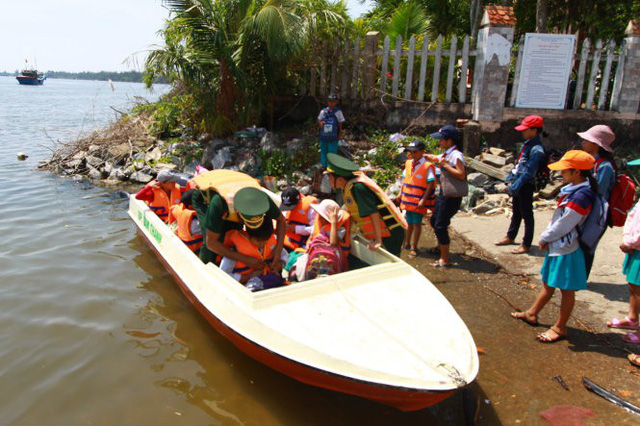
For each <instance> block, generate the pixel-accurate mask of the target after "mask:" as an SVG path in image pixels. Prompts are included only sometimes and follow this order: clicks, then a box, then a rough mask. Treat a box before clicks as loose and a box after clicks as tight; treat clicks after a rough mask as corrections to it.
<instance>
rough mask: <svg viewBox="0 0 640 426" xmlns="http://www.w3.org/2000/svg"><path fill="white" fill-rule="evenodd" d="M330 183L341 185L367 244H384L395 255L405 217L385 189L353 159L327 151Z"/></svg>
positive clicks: (345, 199) (335, 186)
mask: <svg viewBox="0 0 640 426" xmlns="http://www.w3.org/2000/svg"><path fill="white" fill-rule="evenodd" d="M327 160H328V168H327V171H326V172H325V173H328V174H329V175H330V178H329V179H330V183H331V187H332V188H334V189H341V190H343V193H344V196H343V198H344V201H345V204H346V206H347V208H348V209H349V213H350V214H351V216H352V217H353V219H354V221H355V222H356V223H357V224H358V228H359V229H360V232H361V233H362V234H363V235H364V236H365V237H366V238H367V239H369V241H370V243H369V245H368V248H369V249H370V250H377V249H378V248H380V247H381V246H384V248H385V249H387V251H389V252H390V253H391V254H394V255H396V256H399V255H400V252H401V251H402V243H403V241H404V235H405V229H406V228H407V224H406V221H405V219H404V216H403V215H402V213H401V212H400V211H399V210H398V208H397V207H396V206H395V205H394V204H393V202H392V201H391V200H390V199H389V197H388V196H387V195H386V193H385V192H384V191H383V190H382V189H381V188H380V187H379V186H378V185H377V184H376V183H375V182H374V181H372V180H371V179H369V178H368V177H367V176H366V175H365V174H364V173H362V172H359V171H358V166H357V165H356V164H355V163H353V162H352V161H350V160H348V159H346V158H344V157H342V156H340V155H338V154H328V155H327Z"/></svg>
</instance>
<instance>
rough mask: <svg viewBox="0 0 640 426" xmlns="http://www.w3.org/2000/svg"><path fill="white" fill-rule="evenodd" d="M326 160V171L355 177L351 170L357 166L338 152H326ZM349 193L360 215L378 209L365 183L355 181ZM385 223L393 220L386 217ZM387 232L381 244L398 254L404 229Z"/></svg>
mask: <svg viewBox="0 0 640 426" xmlns="http://www.w3.org/2000/svg"><path fill="white" fill-rule="evenodd" d="M327 160H328V163H329V167H328V169H327V171H329V172H331V173H333V174H335V175H336V176H341V177H344V178H346V179H353V178H355V176H354V174H353V172H355V171H357V170H358V166H357V165H356V164H355V163H354V162H352V161H350V160H348V159H346V158H344V157H342V156H340V155H338V154H327ZM351 194H352V195H353V199H354V201H355V202H356V204H357V205H358V211H359V212H360V216H361V217H367V216H371V215H372V214H373V213H376V212H378V211H379V210H378V207H377V206H378V204H379V203H380V200H379V199H378V197H377V196H376V194H375V193H374V192H373V191H372V190H371V189H369V188H368V187H367V186H366V185H365V184H363V183H359V182H357V183H355V184H354V185H353V187H352V189H351ZM382 216H386V214H384V215H382V214H381V215H380V217H381V218H382ZM385 223H386V224H387V227H390V226H391V225H393V224H394V223H395V222H394V220H393V219H387V220H386V221H385ZM389 232H390V233H391V235H390V236H388V237H386V238H382V244H383V245H384V248H385V249H387V251H388V252H389V253H391V254H394V255H396V256H399V255H400V252H401V251H402V243H403V241H404V233H405V230H404V228H402V227H395V228H393V229H391V230H390V231H389Z"/></svg>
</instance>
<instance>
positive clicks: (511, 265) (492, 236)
mask: <svg viewBox="0 0 640 426" xmlns="http://www.w3.org/2000/svg"><path fill="white" fill-rule="evenodd" d="M552 213H553V211H551V210H548V211H536V212H535V220H536V222H535V234H534V240H533V242H534V247H532V251H531V253H529V254H528V255H514V254H511V253H510V252H511V250H513V249H514V248H515V247H517V246H516V245H513V246H501V247H498V246H496V245H494V242H495V241H497V240H499V239H501V238H503V237H504V236H505V235H506V232H507V229H508V227H509V222H510V219H509V217H507V216H506V215H497V216H474V215H471V214H468V213H459V214H457V215H456V216H455V217H454V219H453V220H452V223H451V226H452V228H453V229H454V230H455V231H456V232H457V233H458V234H460V235H461V236H463V237H464V238H466V239H468V240H469V241H470V242H472V243H474V244H475V245H477V246H479V247H480V248H482V249H483V250H484V251H485V252H486V253H487V254H488V255H489V256H490V257H491V258H493V259H494V260H495V261H496V263H497V264H499V265H500V266H501V267H502V268H504V270H505V271H506V272H508V273H511V274H526V275H531V276H533V277H534V278H536V277H537V278H538V279H539V278H540V268H541V267H542V262H543V260H544V255H545V254H544V252H541V251H540V250H539V249H538V247H537V242H538V238H539V236H540V234H541V233H542V231H543V230H544V229H545V228H546V227H547V225H548V223H549V221H550V219H551V215H552ZM523 232H524V223H523V224H522V226H521V228H520V233H519V234H518V238H517V239H516V242H518V243H519V242H520V241H521V238H522V234H523ZM621 239H622V228H608V229H607V231H606V232H605V235H604V237H603V238H602V240H601V241H600V244H599V245H598V249H597V251H596V256H595V261H594V264H593V269H592V271H591V276H590V277H589V284H588V289H587V290H586V291H579V292H577V295H576V300H580V301H583V302H586V304H587V306H588V308H589V310H590V311H591V313H593V316H594V317H596V318H597V317H601V318H602V321H601V324H600V327H598V326H597V325H596V327H597V328H599V329H600V330H603V329H605V328H606V327H605V322H606V320H607V319H610V318H612V317H620V316H622V317H624V316H625V315H626V314H627V312H628V307H629V291H628V289H627V285H626V281H625V278H624V275H622V263H623V261H624V254H623V253H622V252H621V251H620V249H619V245H620V242H621Z"/></svg>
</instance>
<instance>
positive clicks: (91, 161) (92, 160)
mask: <svg viewBox="0 0 640 426" xmlns="http://www.w3.org/2000/svg"><path fill="white" fill-rule="evenodd" d="M86 162H87V164H88V165H89V166H91V167H93V168H94V169H97V168H99V167H100V166H102V164H103V163H104V160H103V159H102V158H98V157H95V156H93V155H88V156H87V158H86Z"/></svg>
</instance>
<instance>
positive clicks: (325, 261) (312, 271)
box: [305, 234, 341, 280]
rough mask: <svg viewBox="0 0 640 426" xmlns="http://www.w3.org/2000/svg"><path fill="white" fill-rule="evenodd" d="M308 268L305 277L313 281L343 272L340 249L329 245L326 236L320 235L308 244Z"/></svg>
mask: <svg viewBox="0 0 640 426" xmlns="http://www.w3.org/2000/svg"><path fill="white" fill-rule="evenodd" d="M307 253H308V255H309V257H308V259H307V266H306V268H305V277H306V279H308V280H312V279H314V278H316V277H318V276H321V275H333V274H337V273H339V272H341V269H340V265H341V259H340V248H339V247H334V246H332V245H331V244H330V243H329V238H328V237H327V236H326V235H323V234H320V235H317V236H316V237H314V238H313V239H312V240H311V241H309V242H308V243H307Z"/></svg>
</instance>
